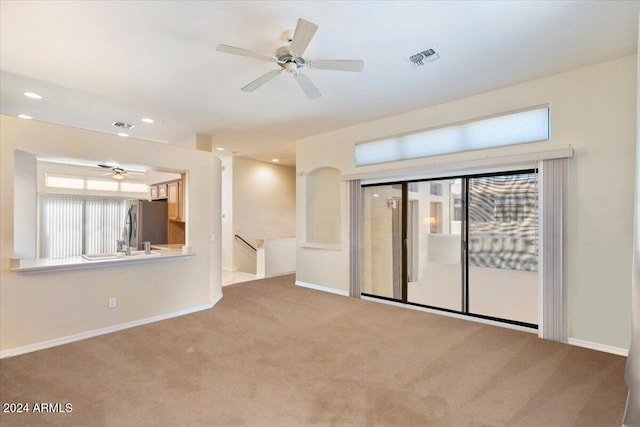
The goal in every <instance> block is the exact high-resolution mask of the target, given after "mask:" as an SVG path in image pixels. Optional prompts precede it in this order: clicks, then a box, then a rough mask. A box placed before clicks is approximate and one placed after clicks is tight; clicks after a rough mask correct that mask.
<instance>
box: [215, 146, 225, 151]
mask: <svg viewBox="0 0 640 427" xmlns="http://www.w3.org/2000/svg"><path fill="white" fill-rule="evenodd" d="M216 150H218V151H224V147H217V148H216Z"/></svg>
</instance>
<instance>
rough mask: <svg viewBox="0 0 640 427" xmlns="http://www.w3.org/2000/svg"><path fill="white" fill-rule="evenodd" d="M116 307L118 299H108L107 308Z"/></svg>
mask: <svg viewBox="0 0 640 427" xmlns="http://www.w3.org/2000/svg"><path fill="white" fill-rule="evenodd" d="M117 306H118V299H117V298H116V297H111V298H109V308H116V307H117Z"/></svg>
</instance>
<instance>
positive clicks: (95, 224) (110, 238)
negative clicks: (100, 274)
mask: <svg viewBox="0 0 640 427" xmlns="http://www.w3.org/2000/svg"><path fill="white" fill-rule="evenodd" d="M126 213H127V205H126V203H125V202H124V201H123V200H117V199H87V200H85V224H84V236H85V237H84V242H85V245H84V253H86V254H104V253H109V252H115V251H116V249H117V245H116V240H118V239H120V238H121V235H122V228H123V227H124V217H125V215H126Z"/></svg>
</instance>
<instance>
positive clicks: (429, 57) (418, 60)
mask: <svg viewBox="0 0 640 427" xmlns="http://www.w3.org/2000/svg"><path fill="white" fill-rule="evenodd" d="M440 58H442V54H441V53H440V51H438V49H436V48H435V47H431V48H429V49H425V50H423V51H422V52H418V53H414V54H413V55H411V56H410V57H409V58H407V59H409V62H411V63H412V64H413V65H415V66H416V67H421V66H423V65H424V64H426V63H427V62H433V61H435V60H436V59H440Z"/></svg>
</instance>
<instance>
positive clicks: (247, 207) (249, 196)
mask: <svg viewBox="0 0 640 427" xmlns="http://www.w3.org/2000/svg"><path fill="white" fill-rule="evenodd" d="M231 169H232V179H231V185H232V199H233V200H232V208H231V212H232V219H231V220H230V221H229V223H227V225H225V227H227V226H231V227H232V233H234V234H238V235H240V236H242V237H243V238H244V239H245V240H247V241H248V242H249V243H251V244H252V245H253V246H256V244H257V240H258V239H277V238H282V237H293V236H295V235H296V211H295V209H296V191H295V185H296V176H295V169H294V168H292V167H290V166H281V165H276V164H272V163H265V162H259V161H256V160H251V159H245V158H241V157H234V158H233V167H232V168H231ZM226 172H227V171H226V170H225V173H226ZM225 200H227V199H225ZM225 220H227V218H225ZM232 233H228V234H232ZM232 247H233V266H234V269H237V270H240V271H245V272H250V273H255V272H256V264H255V263H256V254H255V252H253V251H251V250H250V249H247V247H246V245H244V244H243V243H241V242H239V241H237V240H236V239H233V244H232Z"/></svg>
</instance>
